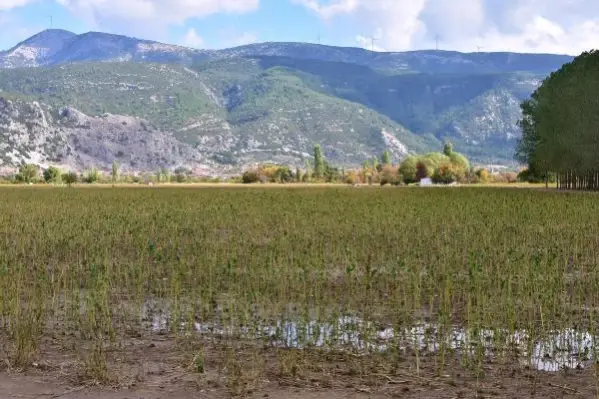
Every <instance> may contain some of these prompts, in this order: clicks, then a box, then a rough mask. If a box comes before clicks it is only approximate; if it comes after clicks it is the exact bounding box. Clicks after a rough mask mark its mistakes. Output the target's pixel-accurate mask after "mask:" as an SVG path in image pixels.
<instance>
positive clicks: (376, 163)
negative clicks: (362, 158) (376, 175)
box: [372, 157, 380, 171]
mask: <svg viewBox="0 0 599 399" xmlns="http://www.w3.org/2000/svg"><path fill="white" fill-rule="evenodd" d="M379 166H380V165H379V159H378V158H377V157H374V158H372V168H373V169H374V170H376V171H380V170H379Z"/></svg>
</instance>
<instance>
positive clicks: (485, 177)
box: [475, 168, 489, 183]
mask: <svg viewBox="0 0 599 399" xmlns="http://www.w3.org/2000/svg"><path fill="white" fill-rule="evenodd" d="M475 174H476V177H477V178H478V181H480V182H481V183H486V182H488V181H489V171H488V170H486V169H485V168H481V169H478V170H477V171H476V172H475Z"/></svg>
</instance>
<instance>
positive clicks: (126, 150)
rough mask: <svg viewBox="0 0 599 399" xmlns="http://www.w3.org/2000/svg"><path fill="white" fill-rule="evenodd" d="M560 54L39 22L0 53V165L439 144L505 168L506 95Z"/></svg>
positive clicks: (235, 164) (181, 161)
mask: <svg viewBox="0 0 599 399" xmlns="http://www.w3.org/2000/svg"><path fill="white" fill-rule="evenodd" d="M571 60H572V57H571V56H566V55H552V54H517V53H469V54H465V53H458V52H451V51H436V50H427V51H411V52H396V53H380V52H371V51H367V50H364V49H358V48H344V47H332V46H324V45H316V44H308V43H261V44H252V45H246V46H241V47H236V48H231V49H224V50H197V49H191V48H187V47H182V46H176V45H169V44H163V43H157V42H153V41H147V40H139V39H135V38H131V37H126V36H119V35H112V34H106V33H98V32H90V33H85V34H82V35H76V34H74V33H71V32H68V31H63V30H47V31H43V32H41V33H39V34H37V35H35V36H33V37H31V38H29V39H27V40H25V41H23V42H21V43H19V44H17V45H16V46H15V47H13V48H11V49H9V50H7V51H4V52H0V166H4V167H11V166H13V167H14V166H16V165H18V164H20V163H22V162H35V163H39V164H40V165H48V164H58V165H62V166H64V167H68V168H74V169H84V168H87V167H90V166H97V167H100V168H108V167H109V166H110V164H111V163H112V162H113V161H115V160H117V161H118V162H119V163H121V165H123V168H124V169H129V170H155V169H156V168H158V167H169V168H171V167H172V168H176V167H179V166H185V167H188V168H191V169H194V170H196V171H198V172H201V173H212V174H218V173H226V172H228V171H231V172H233V171H238V170H241V169H243V168H244V167H247V165H249V164H252V163H255V162H269V161H271V162H278V163H286V164H290V165H303V163H304V161H305V159H309V157H310V152H311V148H312V146H313V145H314V144H317V143H318V144H320V145H321V146H322V147H323V149H324V152H325V156H326V157H327V158H328V159H329V160H330V161H331V162H332V163H336V164H339V165H348V166H349V165H358V164H360V163H361V162H362V161H363V160H365V159H367V158H371V157H372V156H374V155H377V154H380V152H382V151H384V150H385V149H388V150H390V151H391V152H392V154H393V155H394V158H395V160H396V161H398V160H400V159H401V158H403V157H404V156H406V155H407V154H409V153H415V152H426V151H432V150H438V149H440V148H441V146H442V144H443V141H445V140H447V139H449V140H451V141H452V142H453V143H454V147H455V148H456V149H458V150H460V151H461V152H464V153H465V154H466V155H468V156H469V157H470V158H471V159H472V160H474V161H475V162H477V163H494V164H510V163H513V150H514V145H515V142H516V139H517V138H518V137H519V134H520V133H519V129H518V127H517V124H516V122H517V120H518V119H519V117H520V109H519V103H520V102H521V101H522V100H523V99H525V98H527V97H528V96H529V95H530V93H531V92H532V91H533V90H534V89H535V88H536V87H537V86H538V85H539V84H540V83H541V82H542V80H543V79H544V78H545V77H546V76H547V75H548V74H549V73H551V72H552V71H554V70H556V69H558V68H560V67H561V65H563V64H564V63H567V62H569V61H571Z"/></svg>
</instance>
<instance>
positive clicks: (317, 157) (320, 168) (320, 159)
mask: <svg viewBox="0 0 599 399" xmlns="http://www.w3.org/2000/svg"><path fill="white" fill-rule="evenodd" d="M324 172H325V166H324V155H323V154H322V149H321V148H320V145H319V144H316V145H315V146H314V178H315V179H321V178H323V177H324Z"/></svg>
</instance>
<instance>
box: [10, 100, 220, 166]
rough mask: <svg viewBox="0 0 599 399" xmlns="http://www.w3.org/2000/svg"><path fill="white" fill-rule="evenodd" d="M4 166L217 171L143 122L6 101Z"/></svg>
mask: <svg viewBox="0 0 599 399" xmlns="http://www.w3.org/2000/svg"><path fill="white" fill-rule="evenodd" d="M0 152H1V153H2V157H1V158H0V164H1V165H0V166H4V167H6V166H9V167H10V166H13V167H14V166H16V165H19V164H20V163H23V162H31V163H36V164H39V165H42V166H48V165H58V166H62V167H66V168H69V169H77V170H82V169H84V168H88V167H91V166H95V167H98V168H101V169H109V168H110V166H111V164H112V162H113V161H117V162H119V163H120V164H121V165H122V167H123V169H124V170H129V171H139V170H143V171H153V170H156V169H158V168H160V167H166V168H176V167H179V166H185V167H187V168H191V169H194V170H196V171H198V172H211V171H213V170H212V169H213V165H211V164H210V162H205V161H204V159H205V157H204V155H203V154H202V152H201V151H199V150H198V149H194V148H192V147H191V146H190V145H186V144H184V143H182V142H180V141H179V140H177V139H175V138H174V137H173V136H172V134H170V133H166V132H162V131H160V130H157V129H155V128H154V127H152V126H151V125H150V124H149V123H148V122H147V121H144V120H143V119H140V118H136V117H130V116H121V115H111V114H105V115H102V116H97V117H90V116H87V115H85V114H83V113H82V112H80V111H78V110H76V109H73V108H61V109H53V108H51V107H49V106H47V105H44V104H40V103H38V102H31V103H27V102H22V101H18V100H16V101H11V100H6V99H3V98H1V97H0Z"/></svg>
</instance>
